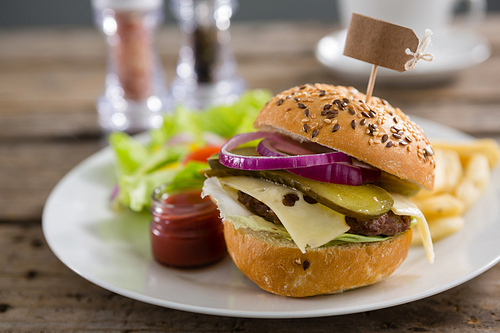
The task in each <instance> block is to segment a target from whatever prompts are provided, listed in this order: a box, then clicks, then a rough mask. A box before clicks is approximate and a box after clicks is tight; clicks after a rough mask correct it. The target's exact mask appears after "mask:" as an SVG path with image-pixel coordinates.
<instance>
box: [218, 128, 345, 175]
mask: <svg viewBox="0 0 500 333" xmlns="http://www.w3.org/2000/svg"><path fill="white" fill-rule="evenodd" d="M261 138H266V139H271V140H275V141H284V138H283V137H282V136H280V135H279V134H276V133H271V132H250V133H242V134H238V135H236V136H234V137H232V138H231V139H229V141H227V142H226V143H225V144H224V145H223V146H222V148H221V150H220V154H219V162H220V163H221V164H222V165H224V166H226V167H228V168H232V169H240V170H279V169H295V168H304V167H310V166H317V165H325V164H330V163H335V162H338V161H343V160H345V159H346V157H347V158H349V156H348V155H346V154H344V153H341V152H331V153H322V154H309V155H296V156H287V155H285V156H241V155H236V154H233V153H231V152H230V150H233V149H235V148H237V147H238V146H240V145H242V144H244V143H247V142H251V141H254V140H257V139H261ZM349 159H350V158H349Z"/></svg>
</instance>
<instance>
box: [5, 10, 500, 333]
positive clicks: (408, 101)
mask: <svg viewBox="0 0 500 333" xmlns="http://www.w3.org/2000/svg"><path fill="white" fill-rule="evenodd" d="M231 29H232V30H231V32H232V46H233V49H234V52H235V55H236V59H237V61H238V65H239V71H240V73H241V75H242V76H243V77H244V78H245V79H246V80H247V83H248V87H249V88H267V89H269V90H271V91H272V92H273V93H277V92H279V91H281V90H284V89H286V88H288V87H291V86H293V85H298V84H302V83H306V82H310V83H314V82H325V83H334V84H349V82H344V81H342V80H340V79H338V78H336V77H335V76H333V75H332V74H331V73H329V72H328V71H327V70H326V69H325V68H324V67H322V66H321V65H320V64H319V63H318V61H317V60H316V59H315V57H314V48H315V45H316V43H317V42H318V41H319V39H321V38H322V37H323V36H324V35H326V34H328V33H330V32H331V31H333V30H334V29H335V26H334V25H329V24H325V23H324V22H293V23H291V22H275V23H245V24H243V23H242V24H236V25H234V26H232V27H231ZM478 31H479V32H480V33H482V34H484V35H485V36H486V37H487V38H488V39H489V41H490V43H491V47H492V56H491V57H490V58H489V59H488V60H487V61H485V62H483V63H481V64H479V65H477V66H474V67H471V68H467V69H464V70H462V71H460V72H458V73H457V75H456V77H455V78H454V80H452V81H450V82H447V83H446V84H443V85H431V86H418V87H401V86H399V87H389V86H385V87H384V86H377V85H376V86H375V91H374V95H377V96H383V97H384V98H386V99H387V100H389V101H391V103H392V104H393V105H396V106H400V107H401V108H402V109H403V110H404V111H405V112H406V113H408V114H410V115H412V114H413V115H418V116H421V117H425V118H428V119H431V120H434V121H437V122H439V123H442V124H445V125H447V126H451V127H454V128H456V129H459V130H461V131H464V132H466V133H469V134H471V135H474V136H476V137H493V138H495V139H497V140H500V33H499V32H500V16H499V15H496V16H490V17H488V19H487V21H486V22H485V23H484V24H482V25H481V26H480V27H479V29H478ZM179 45H180V44H179V34H178V31H177V29H176V28H175V27H165V28H164V29H162V30H161V31H160V33H159V36H158V48H159V52H160V56H161V60H162V63H163V65H164V68H165V71H166V73H167V78H168V81H169V82H170V81H171V80H172V78H173V76H174V71H175V65H176V61H177V55H178V48H179ZM105 57H106V48H105V44H104V39H103V37H102V35H100V34H99V32H98V31H97V30H95V29H92V28H88V29H75V28H72V29H65V28H44V29H36V30H34V29H33V30H31V29H19V30H2V31H0V253H1V255H0V331H1V332H38V331H40V332H41V331H44V332H84V331H85V332H86V331H95V332H288V333H291V332H387V331H390V332H450V331H453V332H470V331H478V332H500V265H496V266H494V267H493V268H491V269H490V270H488V271H487V272H485V273H484V274H482V275H480V276H478V277H477V278H474V279H472V280H471V281H469V282H467V283H464V284H463V285H461V286H458V287H455V288H453V289H451V290H449V291H446V292H443V293H441V294H438V295H435V296H432V297H429V298H426V299H423V300H420V301H416V302H412V303H408V304H405V305H400V306H395V307H392V308H388V309H383V310H378V311H369V312H365V313H359V314H352V315H344V316H335V317H325V318H310V319H291V320H263V319H262V320H259V319H245V318H229V317H219V316H208V315H200V314H194V313H188V312H183V311H177V310H172V309H167V308H162V307H157V306H153V305H149V304H145V303H142V302H139V301H134V300H131V299H128V298H125V297H122V296H119V295H116V294H114V293H112V292H110V291H107V290H105V289H102V288H100V287H97V286H95V285H93V284H91V283H90V282H88V281H86V280H85V279H83V278H81V277H80V276H79V275H77V274H76V273H74V272H73V271H71V270H70V269H68V268H67V267H66V266H64V265H63V264H62V263H61V262H60V261H59V260H58V259H57V258H56V257H55V256H54V254H53V253H52V252H51V250H50V249H49V247H48V246H47V244H46V242H45V240H44V237H43V234H42V228H41V216H42V210H43V206H44V204H45V201H46V199H47V196H48V195H49V193H50V192H51V190H52V189H53V188H54V186H55V185H56V184H57V182H58V181H59V180H60V179H61V178H62V177H63V176H64V175H65V174H66V173H67V172H68V171H70V170H71V169H72V168H73V167H75V166H76V165H77V164H78V163H79V162H80V161H82V160H84V159H85V158H86V157H88V156H90V155H91V154H93V153H94V152H96V151H98V150H99V149H101V148H102V147H103V145H104V140H103V137H102V134H101V132H100V130H99V128H98V126H97V117H96V111H95V105H94V103H95V100H96V98H97V97H98V96H99V94H100V93H101V91H102V89H103V84H104V74H105V66H106V62H105ZM360 90H364V87H360Z"/></svg>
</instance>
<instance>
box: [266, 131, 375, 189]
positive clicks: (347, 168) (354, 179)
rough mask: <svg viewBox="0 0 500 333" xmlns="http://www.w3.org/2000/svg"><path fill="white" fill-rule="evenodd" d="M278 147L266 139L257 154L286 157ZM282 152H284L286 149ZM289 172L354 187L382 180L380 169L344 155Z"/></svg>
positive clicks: (276, 143)
mask: <svg viewBox="0 0 500 333" xmlns="http://www.w3.org/2000/svg"><path fill="white" fill-rule="evenodd" d="M278 145H279V144H278V142H277V141H272V140H271V139H264V140H262V141H261V142H260V143H259V145H258V146H257V152H258V153H259V154H261V155H264V156H286V154H284V153H282V152H281V151H278V150H277V148H278V147H277V146H278ZM290 145H292V144H290ZM280 148H281V147H280ZM285 148H287V147H285ZM281 150H283V151H284V149H281ZM340 156H342V155H340ZM351 161H354V163H355V165H351ZM287 171H289V172H291V173H293V174H296V175H298V176H302V177H304V178H309V179H313V180H317V181H320V182H325V183H335V184H344V185H352V186H360V185H362V184H363V183H372V182H374V181H376V180H377V179H379V178H380V170H379V169H376V168H374V167H372V166H370V165H368V164H365V163H362V162H359V161H357V160H355V159H351V157H350V156H348V155H346V154H343V157H341V158H339V160H338V161H336V162H334V163H331V164H326V165H316V166H310V167H307V168H295V169H287Z"/></svg>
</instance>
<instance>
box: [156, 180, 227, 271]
mask: <svg viewBox="0 0 500 333" xmlns="http://www.w3.org/2000/svg"><path fill="white" fill-rule="evenodd" d="M150 212H151V216H152V222H151V227H150V231H151V232H150V234H151V245H152V251H153V257H154V258H155V260H156V261H158V262H159V263H161V264H164V265H167V266H173V267H182V268H191V267H201V266H205V265H209V264H212V263H215V262H217V261H219V260H221V259H222V258H224V256H225V255H226V253H227V250H226V243H225V241H224V235H223V231H222V229H223V225H222V221H221V219H220V217H219V212H218V210H217V207H216V206H215V204H214V203H213V202H212V201H211V200H210V198H208V197H205V198H201V191H200V190H188V191H185V192H179V193H172V194H169V193H168V192H167V191H166V187H165V186H161V187H158V188H157V189H156V190H155V191H154V193H153V197H152V204H151V209H150Z"/></svg>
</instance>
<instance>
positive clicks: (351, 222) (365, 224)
mask: <svg viewBox="0 0 500 333" xmlns="http://www.w3.org/2000/svg"><path fill="white" fill-rule="evenodd" d="M238 201H239V202H240V203H242V204H243V205H244V206H245V207H246V208H247V209H248V210H249V211H251V212H252V213H254V214H255V215H258V216H260V217H262V218H263V219H265V220H266V221H269V222H272V223H274V224H281V222H280V220H279V218H278V216H276V214H275V213H274V212H273V210H272V209H271V208H269V207H268V206H267V205H266V204H264V203H263V202H261V201H259V200H257V199H255V198H254V197H252V196H250V195H248V194H246V193H243V192H241V191H238ZM345 221H346V223H347V225H348V226H349V227H351V228H350V229H349V230H348V231H347V233H349V234H356V235H364V236H379V235H380V236H394V235H397V234H399V233H401V232H403V231H406V230H408V229H410V223H411V217H410V216H401V215H396V214H394V213H393V212H392V211H389V212H388V213H385V214H383V215H382V216H379V217H378V218H376V219H371V220H370V219H358V218H354V217H349V216H346V217H345Z"/></svg>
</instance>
